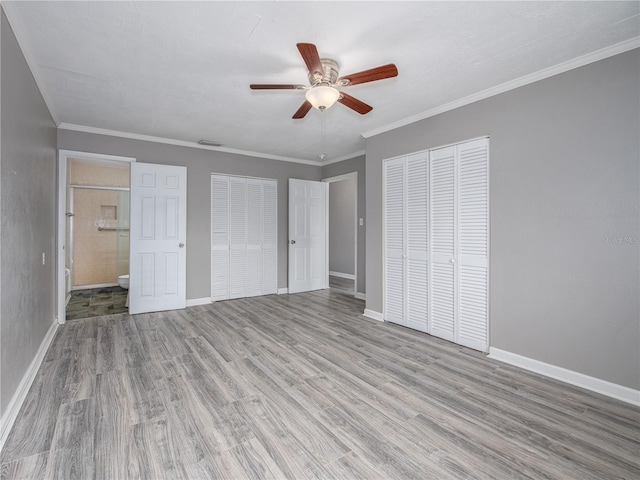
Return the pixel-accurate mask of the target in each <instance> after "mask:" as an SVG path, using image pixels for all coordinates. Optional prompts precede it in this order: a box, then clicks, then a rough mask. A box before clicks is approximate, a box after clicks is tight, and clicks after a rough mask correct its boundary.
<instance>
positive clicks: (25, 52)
mask: <svg viewBox="0 0 640 480" xmlns="http://www.w3.org/2000/svg"><path fill="white" fill-rule="evenodd" d="M14 3H16V2H2V6H1V8H2V9H3V10H4V13H5V15H6V16H7V21H8V22H9V25H10V26H11V29H12V30H13V34H14V36H15V37H16V41H17V42H18V46H19V47H20V50H22V56H23V57H24V59H25V61H26V62H27V66H28V67H29V70H30V71H31V75H32V76H33V79H34V81H35V82H36V86H37V87H38V90H40V95H42V99H43V100H44V103H45V105H46V106H47V109H48V110H49V115H51V118H52V119H53V121H54V123H55V124H56V125H58V124H59V123H60V117H59V116H58V113H57V112H56V109H55V108H54V103H53V100H52V97H51V95H50V94H49V91H48V90H47V89H46V88H45V84H44V82H43V81H42V78H41V77H40V74H39V73H38V69H37V68H36V67H37V63H36V61H35V60H34V59H35V57H34V55H33V52H32V50H31V44H30V43H29V41H28V40H27V35H26V34H25V33H24V27H23V26H22V22H21V21H20V15H18V13H17V12H16V10H15V8H16V7H15V6H14Z"/></svg>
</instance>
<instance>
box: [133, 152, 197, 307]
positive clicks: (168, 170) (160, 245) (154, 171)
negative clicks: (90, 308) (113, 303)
mask: <svg viewBox="0 0 640 480" xmlns="http://www.w3.org/2000/svg"><path fill="white" fill-rule="evenodd" d="M130 228H131V232H130V239H131V240H130V241H131V250H130V251H131V254H130V259H129V271H130V281H129V313H130V314H136V313H144V312H155V311H162V310H175V309H180V308H185V305H186V233H187V169H186V167H177V166H173V165H155V164H150V163H140V162H136V163H132V164H131V226H130Z"/></svg>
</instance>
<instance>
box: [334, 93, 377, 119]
mask: <svg viewBox="0 0 640 480" xmlns="http://www.w3.org/2000/svg"><path fill="white" fill-rule="evenodd" d="M338 101H339V102H340V103H341V104H343V105H344V106H345V107H349V108H350V109H351V110H355V111H356V112H358V113H359V114H360V115H364V114H365V113H369V112H370V111H371V110H373V107H372V106H371V105H367V104H366V103H364V102H361V101H360V100H358V99H357V98H353V97H352V96H351V95H347V94H346V93H343V92H340V98H339V99H338Z"/></svg>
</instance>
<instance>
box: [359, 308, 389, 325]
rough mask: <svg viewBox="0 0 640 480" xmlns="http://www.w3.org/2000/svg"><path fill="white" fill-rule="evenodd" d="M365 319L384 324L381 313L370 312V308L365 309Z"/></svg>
mask: <svg viewBox="0 0 640 480" xmlns="http://www.w3.org/2000/svg"><path fill="white" fill-rule="evenodd" d="M362 315H363V316H364V317H367V318H371V319H372V320H377V321H379V322H384V317H383V316H382V314H381V313H380V312H376V311H375V310H370V309H368V308H365V309H364V313H363V314H362Z"/></svg>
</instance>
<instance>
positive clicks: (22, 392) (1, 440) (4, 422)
mask: <svg viewBox="0 0 640 480" xmlns="http://www.w3.org/2000/svg"><path fill="white" fill-rule="evenodd" d="M57 330H58V322H57V321H55V320H54V321H53V323H52V324H51V327H49V330H48V331H47V333H46V335H45V336H44V338H43V339H42V343H40V347H39V348H38V351H37V352H36V355H35V357H33V360H32V361H31V364H30V365H29V368H27V371H26V372H25V373H24V376H23V377H22V380H20V384H19V385H18V388H17V389H16V392H15V393H14V394H13V397H12V398H11V401H10V402H9V405H8V406H7V410H6V411H5V413H4V415H3V416H2V418H1V419H0V451H2V449H3V448H4V444H5V442H6V441H7V437H8V436H9V432H11V428H12V427H13V423H14V422H15V421H16V418H17V417H18V413H19V412H20V409H21V408H22V404H23V403H24V400H25V398H26V397H27V393H29V389H30V388H31V384H32V383H33V380H34V379H35V378H36V374H37V373H38V370H39V369H40V365H41V364H42V361H43V360H44V356H45V355H46V354H47V350H48V349H49V345H51V342H52V341H53V338H54V337H55V336H56V331H57Z"/></svg>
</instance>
